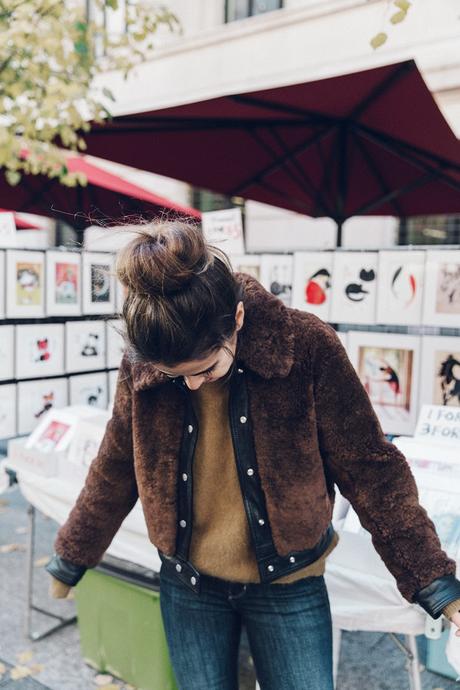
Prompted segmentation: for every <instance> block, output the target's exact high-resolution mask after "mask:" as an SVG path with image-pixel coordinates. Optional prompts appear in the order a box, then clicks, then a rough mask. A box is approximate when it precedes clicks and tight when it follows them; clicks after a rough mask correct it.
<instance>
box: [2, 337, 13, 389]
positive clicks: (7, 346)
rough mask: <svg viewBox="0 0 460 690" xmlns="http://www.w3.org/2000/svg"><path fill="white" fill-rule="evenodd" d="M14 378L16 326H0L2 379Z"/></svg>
mask: <svg viewBox="0 0 460 690" xmlns="http://www.w3.org/2000/svg"><path fill="white" fill-rule="evenodd" d="M7 379H14V326H0V380H2V381H5V380H7Z"/></svg>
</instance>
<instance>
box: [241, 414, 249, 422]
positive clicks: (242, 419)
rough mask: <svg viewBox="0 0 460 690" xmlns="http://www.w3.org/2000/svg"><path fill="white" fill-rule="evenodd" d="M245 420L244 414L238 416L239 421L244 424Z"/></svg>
mask: <svg viewBox="0 0 460 690" xmlns="http://www.w3.org/2000/svg"><path fill="white" fill-rule="evenodd" d="M247 421H248V418H247V417H245V416H244V415H242V416H241V417H240V422H241V424H246V422H247Z"/></svg>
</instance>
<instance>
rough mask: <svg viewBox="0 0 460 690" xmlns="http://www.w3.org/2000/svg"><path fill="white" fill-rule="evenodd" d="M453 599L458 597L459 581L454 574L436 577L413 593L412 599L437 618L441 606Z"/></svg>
mask: <svg viewBox="0 0 460 690" xmlns="http://www.w3.org/2000/svg"><path fill="white" fill-rule="evenodd" d="M455 599H460V581H459V580H457V578H456V577H455V575H443V576H442V577H437V578H436V579H435V580H433V582H431V583H430V584H429V585H427V586H426V587H422V589H419V590H418V591H417V592H416V593H415V595H414V601H415V602H417V604H419V605H420V606H421V607H422V608H423V609H425V611H426V612H427V613H429V614H430V616H431V617H432V618H439V617H440V616H441V614H442V612H443V608H444V607H445V606H447V604H450V602H451V601H455Z"/></svg>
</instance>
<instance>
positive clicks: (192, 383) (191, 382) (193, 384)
mask: <svg viewBox="0 0 460 690" xmlns="http://www.w3.org/2000/svg"><path fill="white" fill-rule="evenodd" d="M184 381H185V383H186V384H187V387H188V388H190V390H191V391H196V390H198V388H199V387H200V386H201V384H202V383H203V381H204V376H194V377H193V378H192V377H188V376H184Z"/></svg>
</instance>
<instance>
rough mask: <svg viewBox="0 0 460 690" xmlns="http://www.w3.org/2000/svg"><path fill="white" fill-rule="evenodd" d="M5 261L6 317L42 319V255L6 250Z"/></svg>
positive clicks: (43, 282) (43, 305)
mask: <svg viewBox="0 0 460 690" xmlns="http://www.w3.org/2000/svg"><path fill="white" fill-rule="evenodd" d="M5 260H6V316H7V318H9V319H24V318H32V317H38V318H41V317H43V316H45V253H44V252H38V251H37V252H33V251H25V250H24V251H23V250H14V249H8V250H7V252H6V258H5Z"/></svg>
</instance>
